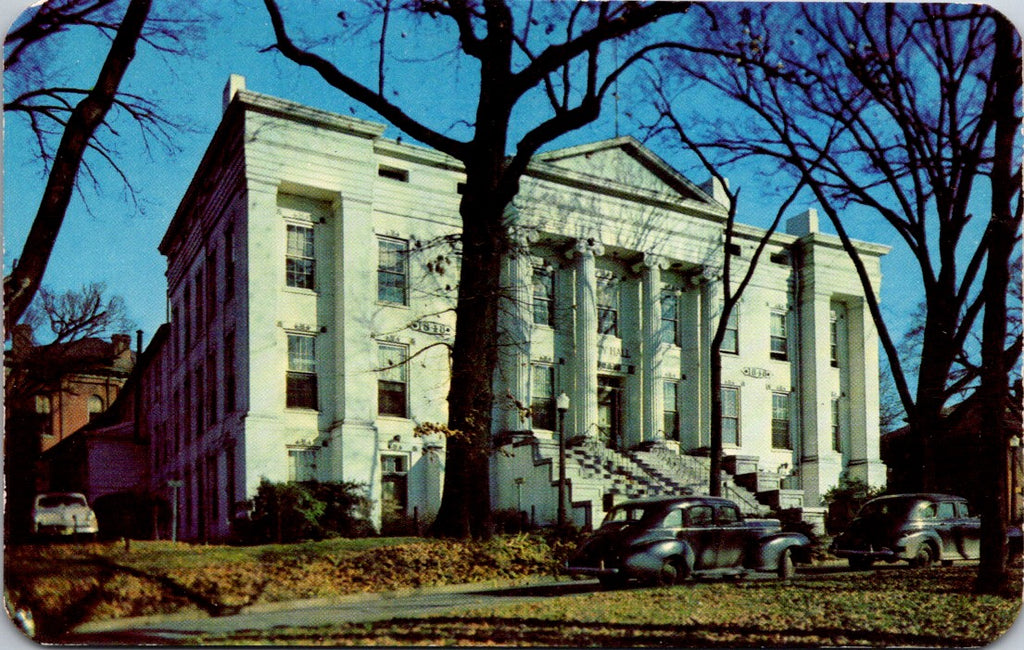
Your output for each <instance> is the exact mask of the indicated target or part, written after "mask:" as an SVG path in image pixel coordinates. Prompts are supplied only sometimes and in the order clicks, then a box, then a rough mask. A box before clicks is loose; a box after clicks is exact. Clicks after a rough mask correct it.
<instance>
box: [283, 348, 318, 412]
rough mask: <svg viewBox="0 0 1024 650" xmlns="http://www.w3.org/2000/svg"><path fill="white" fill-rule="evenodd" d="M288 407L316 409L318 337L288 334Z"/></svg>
mask: <svg viewBox="0 0 1024 650" xmlns="http://www.w3.org/2000/svg"><path fill="white" fill-rule="evenodd" d="M287 378H288V387H287V396H286V404H285V405H286V406H287V407H288V408H305V409H315V408H316V407H317V391H316V339H315V338H314V337H312V336H308V335H305V334H289V335H288V373H287Z"/></svg>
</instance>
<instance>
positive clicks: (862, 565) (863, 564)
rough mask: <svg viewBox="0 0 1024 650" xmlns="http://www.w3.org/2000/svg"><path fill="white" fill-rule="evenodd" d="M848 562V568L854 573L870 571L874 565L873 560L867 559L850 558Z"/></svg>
mask: <svg viewBox="0 0 1024 650" xmlns="http://www.w3.org/2000/svg"><path fill="white" fill-rule="evenodd" d="M848 561H849V563H850V568H851V569H854V570H856V571H862V570H864V569H870V568H871V565H872V564H874V560H872V559H871V558H867V557H851V558H849V560H848Z"/></svg>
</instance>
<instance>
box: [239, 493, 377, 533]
mask: <svg viewBox="0 0 1024 650" xmlns="http://www.w3.org/2000/svg"><path fill="white" fill-rule="evenodd" d="M253 505H254V509H253V514H252V521H251V522H250V524H249V526H247V531H246V535H247V537H248V538H249V539H248V540H247V541H248V542H250V543H267V542H276V543H289V542H298V541H303V540H320V539H324V538H327V537H365V536H367V535H371V534H373V532H374V531H373V527H372V526H371V525H370V523H369V518H368V516H367V515H368V510H369V500H368V499H367V497H366V496H365V487H364V486H363V485H361V484H358V483H350V482H326V483H321V482H318V481H303V482H300V483H271V482H270V481H267V480H263V481H262V482H261V483H260V486H259V488H258V489H257V491H256V498H255V500H254V504H253Z"/></svg>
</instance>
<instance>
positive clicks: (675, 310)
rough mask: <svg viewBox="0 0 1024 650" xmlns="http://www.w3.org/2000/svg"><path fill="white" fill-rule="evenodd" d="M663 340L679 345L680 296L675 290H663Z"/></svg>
mask: <svg viewBox="0 0 1024 650" xmlns="http://www.w3.org/2000/svg"><path fill="white" fill-rule="evenodd" d="M661 341H662V342H663V343H668V344H669V345H679V296H678V294H676V292H675V291H662V292H661Z"/></svg>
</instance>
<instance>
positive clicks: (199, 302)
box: [192, 269, 206, 341]
mask: <svg viewBox="0 0 1024 650" xmlns="http://www.w3.org/2000/svg"><path fill="white" fill-rule="evenodd" d="M204 286H205V285H203V271H202V269H200V270H198V271H196V281H195V294H194V295H193V296H192V297H193V298H195V301H196V304H195V308H194V313H193V315H194V316H195V319H196V320H195V325H194V326H193V327H194V328H195V329H194V330H193V332H192V333H193V334H195V336H196V340H197V341H198V340H199V339H200V338H201V336H202V331H203V330H202V326H203V323H204V322H205V321H204V319H203V314H204V313H205V310H206V301H205V300H204V299H203V287H204Z"/></svg>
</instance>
